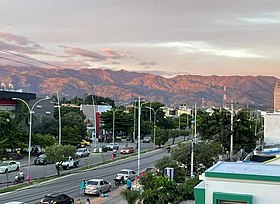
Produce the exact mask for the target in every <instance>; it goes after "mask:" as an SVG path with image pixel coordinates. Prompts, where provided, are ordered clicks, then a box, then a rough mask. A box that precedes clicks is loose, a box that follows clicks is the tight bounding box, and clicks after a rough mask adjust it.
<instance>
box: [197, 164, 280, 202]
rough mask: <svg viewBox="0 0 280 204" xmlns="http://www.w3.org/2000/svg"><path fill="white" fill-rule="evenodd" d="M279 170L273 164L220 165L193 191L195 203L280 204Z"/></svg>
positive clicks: (208, 173) (213, 168) (213, 167)
mask: <svg viewBox="0 0 280 204" xmlns="http://www.w3.org/2000/svg"><path fill="white" fill-rule="evenodd" d="M279 169H280V167H279V165H273V164H254V163H245V162H241V163H233V162H218V163H217V164H215V165H213V166H212V167H211V168H209V169H208V170H206V172H205V179H204V180H203V181H202V182H201V183H200V184H198V185H197V186H196V187H195V189H194V194H195V203H196V204H277V203H279V200H280V194H278V192H279V191H280V171H279Z"/></svg>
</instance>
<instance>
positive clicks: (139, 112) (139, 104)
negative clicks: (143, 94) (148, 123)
mask: <svg viewBox="0 0 280 204" xmlns="http://www.w3.org/2000/svg"><path fill="white" fill-rule="evenodd" d="M140 119H141V103H140V97H138V145H137V146H138V162H137V174H138V176H140V150H141V149H140V142H141V141H140Z"/></svg>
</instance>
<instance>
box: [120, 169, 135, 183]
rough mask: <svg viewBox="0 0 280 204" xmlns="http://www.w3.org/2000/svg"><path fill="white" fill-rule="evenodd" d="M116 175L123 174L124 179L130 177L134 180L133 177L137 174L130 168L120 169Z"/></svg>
mask: <svg viewBox="0 0 280 204" xmlns="http://www.w3.org/2000/svg"><path fill="white" fill-rule="evenodd" d="M117 176H123V178H124V180H125V181H126V180H127V179H128V178H130V179H131V180H132V181H133V180H135V177H136V176H137V174H136V172H135V171H133V170H130V169H122V170H121V171H119V173H117Z"/></svg>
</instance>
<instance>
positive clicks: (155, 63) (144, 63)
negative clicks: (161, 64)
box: [140, 62, 158, 66]
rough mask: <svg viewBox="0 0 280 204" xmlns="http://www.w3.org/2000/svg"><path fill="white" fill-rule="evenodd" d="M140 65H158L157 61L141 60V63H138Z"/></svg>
mask: <svg viewBox="0 0 280 204" xmlns="http://www.w3.org/2000/svg"><path fill="white" fill-rule="evenodd" d="M140 65H144V66H155V65H158V63H157V62H142V63H140Z"/></svg>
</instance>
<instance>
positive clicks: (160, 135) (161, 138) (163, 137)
mask: <svg viewBox="0 0 280 204" xmlns="http://www.w3.org/2000/svg"><path fill="white" fill-rule="evenodd" d="M168 139H169V137H168V132H167V131H166V130H164V129H161V128H159V127H156V139H155V142H156V145H158V146H159V148H160V147H161V145H164V144H165V143H166V142H167V141H168Z"/></svg>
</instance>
